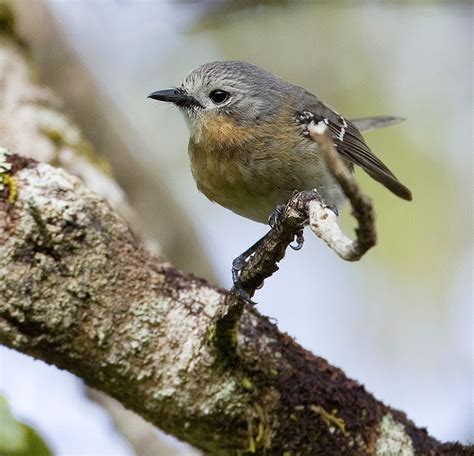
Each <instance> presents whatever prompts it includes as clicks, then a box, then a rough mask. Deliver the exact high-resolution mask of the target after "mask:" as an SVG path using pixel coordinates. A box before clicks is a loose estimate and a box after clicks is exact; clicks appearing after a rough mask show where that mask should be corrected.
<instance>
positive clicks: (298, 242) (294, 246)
mask: <svg viewBox="0 0 474 456" xmlns="http://www.w3.org/2000/svg"><path fill="white" fill-rule="evenodd" d="M295 241H296V244H290V247H291V248H292V249H293V250H301V248H302V247H303V244H304V236H303V230H301V231H299V232H298V233H297V234H296V236H295Z"/></svg>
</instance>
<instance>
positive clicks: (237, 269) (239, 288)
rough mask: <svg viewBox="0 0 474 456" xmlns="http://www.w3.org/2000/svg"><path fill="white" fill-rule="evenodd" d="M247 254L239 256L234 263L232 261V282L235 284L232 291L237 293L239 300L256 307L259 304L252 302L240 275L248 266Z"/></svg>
mask: <svg viewBox="0 0 474 456" xmlns="http://www.w3.org/2000/svg"><path fill="white" fill-rule="evenodd" d="M245 253H246V252H244V253H243V254H242V255H239V256H238V257H237V258H236V259H235V260H234V261H232V282H233V284H234V286H233V287H232V291H234V292H235V293H237V295H238V296H239V298H240V299H241V300H242V301H244V302H246V303H247V304H252V305H256V304H257V303H256V302H255V301H253V300H252V298H251V297H250V295H249V294H248V292H247V291H246V290H245V288H244V287H243V285H242V282H241V280H240V273H241V272H242V269H244V268H245V266H247V264H248V258H249V257H248V256H244V254H245Z"/></svg>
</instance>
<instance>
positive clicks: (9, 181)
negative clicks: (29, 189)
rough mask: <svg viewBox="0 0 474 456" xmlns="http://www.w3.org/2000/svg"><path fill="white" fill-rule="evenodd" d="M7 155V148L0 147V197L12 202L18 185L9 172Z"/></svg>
mask: <svg viewBox="0 0 474 456" xmlns="http://www.w3.org/2000/svg"><path fill="white" fill-rule="evenodd" d="M7 155H8V150H7V149H6V148H4V147H0V197H1V198H3V199H6V200H7V201H8V202H9V203H10V204H13V203H14V202H15V201H16V198H17V196H18V187H17V184H16V181H15V179H14V178H13V177H12V176H11V175H10V174H9V173H10V170H11V169H12V165H11V164H10V163H9V162H7Z"/></svg>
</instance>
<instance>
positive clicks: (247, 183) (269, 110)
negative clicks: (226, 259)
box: [148, 61, 412, 286]
mask: <svg viewBox="0 0 474 456" xmlns="http://www.w3.org/2000/svg"><path fill="white" fill-rule="evenodd" d="M148 97H149V98H152V99H154V100H159V101H164V102H169V103H173V104H174V105H175V106H177V107H178V108H179V110H180V111H181V112H182V113H183V115H184V118H185V121H186V124H187V127H188V129H189V135H190V137H189V145H188V153H189V157H190V162H191V171H192V175H193V177H194V180H195V182H196V185H197V187H198V189H199V191H201V192H202V193H203V194H204V195H205V196H206V197H207V198H208V199H210V200H211V201H214V202H216V203H218V204H220V205H221V206H223V207H225V208H227V209H230V210H231V211H233V212H235V213H236V214H239V215H241V216H243V217H245V218H248V219H250V220H254V221H256V222H261V223H267V222H268V220H269V218H270V219H271V218H272V217H271V216H272V214H274V213H275V209H276V208H278V207H281V205H284V204H286V203H287V202H288V201H289V199H290V198H291V196H292V195H293V193H294V191H304V190H312V189H316V190H317V191H318V193H319V195H320V196H321V198H322V199H323V201H324V202H325V203H326V204H327V205H328V206H329V207H332V208H334V210H335V211H336V212H337V210H338V208H339V207H340V206H341V205H342V204H343V203H344V200H345V195H344V192H343V190H342V189H341V187H340V185H339V183H338V182H337V180H336V179H335V177H334V176H333V175H332V174H331V172H330V171H329V169H328V168H327V166H326V163H325V159H324V157H323V155H322V153H321V151H320V146H319V144H318V143H317V142H315V141H313V140H312V139H311V138H310V137H308V134H307V131H306V130H305V127H307V125H305V122H306V123H307V122H308V121H309V120H312V121H315V122H316V123H319V122H324V124H326V126H327V128H328V131H329V134H330V136H331V139H332V141H333V144H334V147H335V149H336V150H337V152H339V154H340V155H341V157H342V158H343V160H344V162H345V164H346V165H347V166H348V168H349V169H350V170H351V171H353V170H354V165H357V166H359V167H361V168H362V169H363V170H364V171H365V172H366V173H368V174H369V175H370V176H371V177H372V178H374V179H375V180H376V181H378V182H380V183H381V184H382V185H384V186H385V187H386V188H388V189H389V190H390V191H391V192H393V193H394V194H395V195H397V196H398V197H400V198H402V199H405V200H411V199H412V194H411V192H410V190H409V189H408V188H407V187H406V186H405V185H403V184H402V183H401V182H400V181H399V180H398V179H397V177H395V175H394V174H393V173H392V172H391V171H390V170H389V169H388V167H387V166H386V165H385V164H384V163H383V162H382V161H381V160H380V159H378V158H377V157H376V156H375V155H374V154H373V152H372V151H371V150H370V148H369V147H368V145H367V144H366V142H365V140H364V138H363V136H362V134H361V132H362V131H367V130H369V129H373V128H380V127H384V126H388V125H391V124H394V123H397V122H399V121H401V120H402V119H400V118H398V117H394V116H377V117H367V118H361V119H352V120H349V119H347V118H345V117H343V116H342V115H341V114H339V113H338V112H337V111H336V110H335V109H333V108H332V107H330V106H329V105H328V104H326V103H325V102H323V101H322V100H320V99H319V98H318V97H317V96H316V95H313V94H312V93H310V92H309V91H307V90H306V89H305V88H303V87H300V86H297V85H294V84H292V83H290V82H287V81H286V80H284V79H282V78H280V77H279V76H277V75H274V74H272V73H270V72H269V71H266V70H264V69H262V68H260V67H258V66H256V65H254V64H251V63H248V62H244V61H217V62H210V63H205V64H203V65H201V66H199V67H197V68H196V69H194V70H192V71H191V72H190V73H189V74H188V75H187V76H186V77H185V78H184V80H183V81H182V82H181V84H179V85H178V86H177V87H174V88H171V89H165V90H158V91H156V92H153V93H151V94H150V95H148ZM258 244H259V242H257V243H256V244H254V246H252V248H253V247H255V248H256V247H257V246H258ZM252 248H250V249H248V250H247V251H246V252H244V254H248V253H249V252H250V253H252V252H253V251H255V248H254V249H253V250H252ZM244 254H242V255H240V256H239V257H238V258H237V259H236V260H234V263H233V264H234V266H238V267H237V269H239V268H240V269H241V268H242V264H245V261H243V255H244ZM248 256H249V255H247V258H248ZM237 260H240V261H237ZM235 269H236V268H235V267H234V268H233V272H234V274H233V276H234V286H235V285H236V279H237V280H238V274H235Z"/></svg>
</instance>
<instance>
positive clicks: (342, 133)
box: [339, 115, 347, 142]
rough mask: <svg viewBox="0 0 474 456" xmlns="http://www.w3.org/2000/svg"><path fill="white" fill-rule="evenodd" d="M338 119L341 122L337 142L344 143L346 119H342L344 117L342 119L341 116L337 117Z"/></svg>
mask: <svg viewBox="0 0 474 456" xmlns="http://www.w3.org/2000/svg"><path fill="white" fill-rule="evenodd" d="M339 118H340V119H341V120H342V125H343V126H342V127H341V131H340V133H339V141H341V142H342V141H344V135H345V134H346V127H347V122H346V119H344V117H342V116H341V115H340V116H339Z"/></svg>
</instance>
